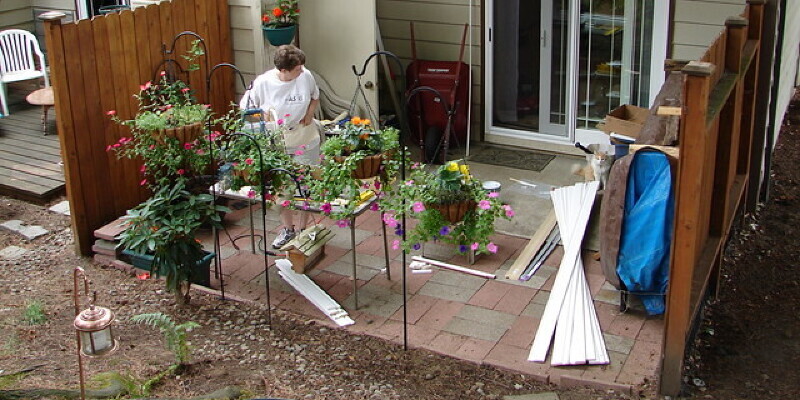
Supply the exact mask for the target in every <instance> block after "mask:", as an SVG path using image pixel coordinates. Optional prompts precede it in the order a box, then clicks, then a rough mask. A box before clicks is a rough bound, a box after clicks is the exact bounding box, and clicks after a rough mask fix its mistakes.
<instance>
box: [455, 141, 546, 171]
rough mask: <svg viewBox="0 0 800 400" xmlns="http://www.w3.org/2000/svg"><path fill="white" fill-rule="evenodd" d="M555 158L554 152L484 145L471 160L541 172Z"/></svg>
mask: <svg viewBox="0 0 800 400" xmlns="http://www.w3.org/2000/svg"><path fill="white" fill-rule="evenodd" d="M554 158H556V156H554V155H552V154H548V153H540V152H538V151H536V150H512V149H504V148H500V147H484V148H482V149H480V150H477V151H476V152H475V154H474V155H471V156H470V157H469V161H471V162H476V163H481V164H491V165H499V166H501V167H509V168H517V169H526V170H528V171H536V172H540V171H541V170H543V169H544V167H546V166H547V164H549V163H550V161H552V160H553V159H554Z"/></svg>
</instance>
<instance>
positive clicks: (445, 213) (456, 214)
mask: <svg viewBox="0 0 800 400" xmlns="http://www.w3.org/2000/svg"><path fill="white" fill-rule="evenodd" d="M476 205H477V203H475V202H474V201H472V200H468V201H462V202H459V203H453V204H425V208H428V209H433V210H436V211H439V213H440V214H442V217H444V219H446V220H448V221H450V223H451V224H456V223H459V222H461V220H462V219H464V215H466V214H467V211H469V210H474V209H475V206H476Z"/></svg>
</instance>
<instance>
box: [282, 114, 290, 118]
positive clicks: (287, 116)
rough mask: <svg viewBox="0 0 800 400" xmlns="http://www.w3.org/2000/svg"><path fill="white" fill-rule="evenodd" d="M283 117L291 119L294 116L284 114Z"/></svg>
mask: <svg viewBox="0 0 800 400" xmlns="http://www.w3.org/2000/svg"><path fill="white" fill-rule="evenodd" d="M283 116H284V117H286V118H289V117H291V116H292V114H284V115H283Z"/></svg>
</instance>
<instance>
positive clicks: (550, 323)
mask: <svg viewBox="0 0 800 400" xmlns="http://www.w3.org/2000/svg"><path fill="white" fill-rule="evenodd" d="M598 187H599V182H597V181H593V182H587V183H578V184H576V185H574V186H567V187H563V188H559V189H556V190H554V191H552V193H551V198H552V199H553V207H554V208H555V213H556V220H557V221H558V229H559V231H560V232H561V237H562V241H563V243H564V258H563V259H562V260H561V265H560V266H559V268H558V273H557V274H556V278H555V282H554V283H553V289H552V291H551V292H550V298H549V299H548V300H547V305H546V306H545V309H544V314H543V315H542V318H541V322H540V323H539V329H538V330H537V331H536V336H535V338H534V340H533V346H532V347H531V352H530V355H529V356H528V360H529V361H535V362H545V360H546V358H547V352H548V350H549V348H550V343H551V342H552V343H553V354H552V357H551V361H550V363H551V364H552V365H580V364H608V363H609V358H608V352H607V351H606V346H605V342H604V340H603V333H602V332H601V330H600V323H599V321H598V320H597V312H596V310H595V308H594V303H593V302H592V294H591V292H590V291H589V285H588V283H587V282H586V273H585V271H584V270H583V261H582V260H581V242H582V241H583V235H584V232H585V231H586V224H587V223H588V222H589V214H591V211H592V205H593V204H594V200H595V195H596V193H597V189H598ZM553 334H555V339H553Z"/></svg>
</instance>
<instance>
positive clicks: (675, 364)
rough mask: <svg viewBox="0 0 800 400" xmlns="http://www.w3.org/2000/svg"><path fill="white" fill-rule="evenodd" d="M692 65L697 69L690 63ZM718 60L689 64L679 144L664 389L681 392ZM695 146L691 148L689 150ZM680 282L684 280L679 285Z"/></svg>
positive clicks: (663, 368) (664, 361) (686, 71)
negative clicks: (710, 104) (710, 105)
mask: <svg viewBox="0 0 800 400" xmlns="http://www.w3.org/2000/svg"><path fill="white" fill-rule="evenodd" d="M690 67H692V68H690ZM713 68H714V67H713V65H703V64H694V66H692V63H690V64H689V65H687V66H686V67H685V68H684V70H683V71H684V74H685V76H684V91H683V101H682V104H684V110H686V115H685V116H684V117H683V118H681V129H680V139H679V143H680V146H681V148H682V149H684V151H683V153H684V154H683V156H682V157H681V158H680V160H679V162H678V176H677V179H676V193H675V222H674V224H675V225H674V233H673V238H672V246H671V247H672V250H671V252H672V253H671V256H670V277H669V279H670V282H672V283H673V284H672V285H669V288H668V290H667V304H668V306H667V312H666V315H665V318H664V352H663V354H664V356H663V358H662V366H661V371H662V372H661V392H662V393H678V392H679V391H680V390H681V384H682V382H683V381H682V376H683V356H684V350H685V348H686V337H687V335H688V332H689V323H690V322H691V320H690V315H689V313H690V310H691V303H690V302H691V289H692V285H691V284H690V283H689V282H691V280H692V276H693V275H694V270H695V264H696V262H697V258H698V256H699V252H700V237H699V236H700V235H699V230H700V228H699V225H700V221H701V220H702V219H703V218H704V215H707V214H706V213H707V212H708V210H703V209H702V208H701V199H700V196H698V195H697V194H698V193H701V189H702V187H703V185H704V184H705V182H704V181H703V175H704V174H703V172H702V171H703V167H704V165H705V163H704V161H705V160H704V157H705V153H706V151H705V147H706V145H707V143H706V141H707V138H706V136H707V135H706V133H705V132H707V124H706V113H707V111H708V98H709V94H710V80H711V72H712V71H713ZM689 149H691V151H689ZM677 282H680V284H676V283H677Z"/></svg>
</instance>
